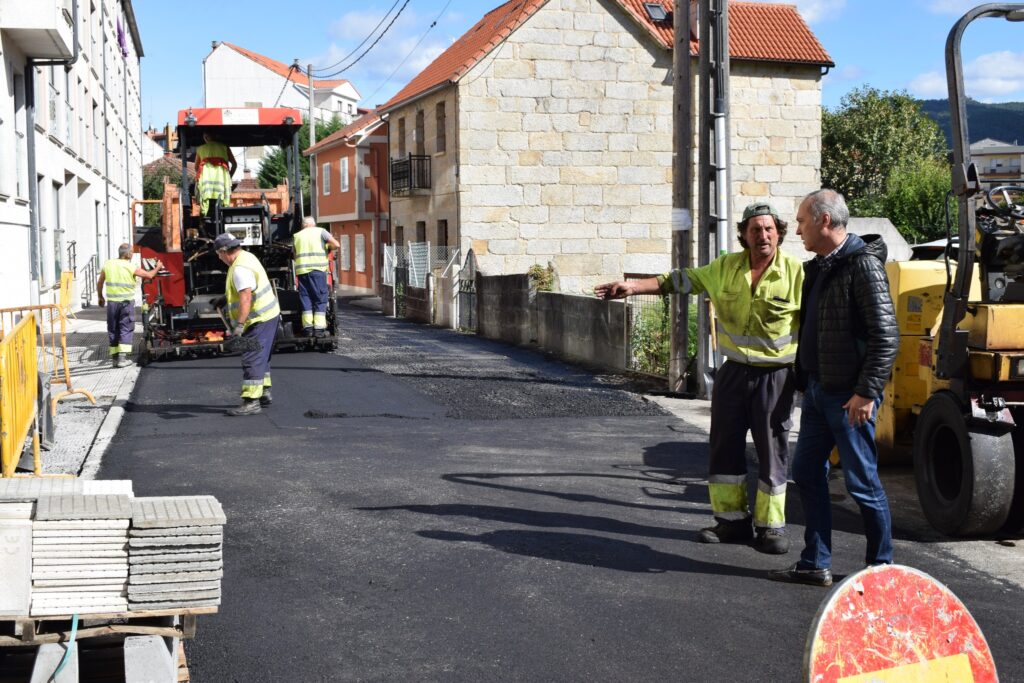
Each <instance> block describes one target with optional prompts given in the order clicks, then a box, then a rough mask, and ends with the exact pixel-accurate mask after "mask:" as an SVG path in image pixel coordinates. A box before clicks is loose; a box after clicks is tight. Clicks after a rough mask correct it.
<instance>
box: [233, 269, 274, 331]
mask: <svg viewBox="0 0 1024 683" xmlns="http://www.w3.org/2000/svg"><path fill="white" fill-rule="evenodd" d="M237 267H242V268H248V269H249V270H251V271H252V272H253V273H255V274H256V289H255V291H253V293H252V306H251V307H250V308H249V317H248V318H246V319H245V327H249V326H250V325H253V324H255V323H261V322H263V321H265V320H272V319H274V318H275V317H276V316H278V315H280V314H281V307H280V306H278V304H277V296H276V295H275V294H274V287H273V286H272V285H271V284H270V278H268V277H267V271H265V270H264V269H263V264H262V263H260V260H259V259H258V258H256V257H255V256H253V255H252V254H250V253H249V252H247V251H240V252H238V257H237V258H236V259H235V261H234V263H232V264H231V267H230V268H228V281H227V290H226V292H225V294H226V295H227V299H228V311H229V312H230V314H231V319H232V320H238V290H237V289H235V280H234V277H233V276H234V274H235V268H237Z"/></svg>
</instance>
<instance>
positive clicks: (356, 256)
mask: <svg viewBox="0 0 1024 683" xmlns="http://www.w3.org/2000/svg"><path fill="white" fill-rule="evenodd" d="M387 144H388V124H387V122H386V121H384V120H382V119H381V117H380V115H379V114H378V113H377V112H376V111H371V112H368V113H366V114H364V115H363V116H361V117H360V118H358V119H356V120H355V121H353V122H352V123H350V124H349V125H347V126H345V127H344V128H342V129H341V130H339V131H336V132H335V133H333V134H331V135H329V136H327V137H326V138H324V139H323V140H321V141H320V142H318V143H316V144H315V145H314V146H312V147H310V148H309V149H307V150H305V152H303V153H304V154H305V155H307V156H309V157H310V164H311V165H312V167H313V168H315V169H316V170H317V174H318V177H319V179H320V184H319V187H318V188H317V192H316V194H315V195H314V196H313V207H312V213H313V216H314V217H315V218H316V219H317V221H318V222H320V223H327V224H328V225H329V226H330V231H331V234H333V235H334V236H335V237H336V238H337V240H338V242H339V243H340V244H341V249H340V251H341V253H340V254H339V255H338V258H339V263H338V274H339V280H338V282H339V284H341V285H343V286H345V287H346V288H349V290H355V291H366V292H373V291H376V289H377V286H378V285H379V284H380V266H381V254H382V250H381V245H382V244H387V243H388V242H389V230H388V149H387Z"/></svg>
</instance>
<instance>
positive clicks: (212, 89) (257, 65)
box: [181, 41, 360, 178]
mask: <svg viewBox="0 0 1024 683" xmlns="http://www.w3.org/2000/svg"><path fill="white" fill-rule="evenodd" d="M302 68H303V69H305V68H306V65H302ZM203 96H204V101H205V104H204V105H203V106H206V107H293V108H295V109H299V110H300V111H301V112H302V118H303V121H305V120H306V119H307V118H308V117H309V78H308V77H307V76H305V75H303V73H301V72H299V71H296V70H295V69H292V68H291V67H289V66H288V65H287V64H283V63H281V62H279V61H277V60H275V59H271V58H270V57H266V56H264V55H261V54H258V53H256V52H253V51H252V50H248V49H246V48H244V47H240V46H238V45H234V44H232V43H225V42H219V41H214V43H213V45H212V49H211V50H210V54H208V55H207V56H206V58H205V59H204V60H203ZM359 99H360V94H359V91H358V90H356V89H355V86H353V85H352V84H351V83H350V82H349V81H346V80H316V79H314V80H313V115H314V116H315V117H316V119H317V120H318V121H320V122H327V121H330V120H331V119H332V118H334V117H338V119H339V120H340V121H341V122H342V123H344V124H349V123H351V122H352V121H353V120H355V119H356V118H358V116H359V112H358V110H357V108H356V103H357V102H358V101H359ZM188 104H189V103H187V102H184V103H182V106H181V108H182V109H184V108H186V106H187V105H188ZM307 142H308V141H307ZM267 151H268V150H266V149H264V148H262V147H255V148H251V149H234V150H233V152H234V155H235V159H237V161H238V170H237V172H236V173H235V177H236V178H240V177H241V176H242V174H243V172H244V170H245V169H246V168H248V169H250V170H251V171H252V172H253V173H255V172H257V171H258V170H259V167H260V162H261V160H262V159H263V156H264V154H265V153H266V152H267Z"/></svg>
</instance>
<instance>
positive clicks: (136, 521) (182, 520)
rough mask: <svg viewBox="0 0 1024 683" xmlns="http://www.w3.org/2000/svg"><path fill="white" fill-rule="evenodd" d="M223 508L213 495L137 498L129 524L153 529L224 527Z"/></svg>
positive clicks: (136, 527) (138, 527)
mask: <svg viewBox="0 0 1024 683" xmlns="http://www.w3.org/2000/svg"><path fill="white" fill-rule="evenodd" d="M226 521H227V518H226V517H225V516H224V508H223V507H221V504H220V503H219V502H218V501H217V499H216V498H214V497H213V496H164V497H155V498H136V499H135V500H134V502H133V504H132V527H133V528H135V529H152V528H164V527H183V526H223V525H224V523H225V522H226Z"/></svg>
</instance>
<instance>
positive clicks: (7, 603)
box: [0, 519, 32, 615]
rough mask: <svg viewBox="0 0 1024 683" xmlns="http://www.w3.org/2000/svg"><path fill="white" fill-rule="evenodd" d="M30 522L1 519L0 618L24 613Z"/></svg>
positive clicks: (28, 594)
mask: <svg viewBox="0 0 1024 683" xmlns="http://www.w3.org/2000/svg"><path fill="white" fill-rule="evenodd" d="M31 574H32V522H31V521H29V520H27V519H0V577H2V580H3V590H0V615H19V614H25V613H26V611H27V610H28V606H29V601H30V598H31V582H30V578H31Z"/></svg>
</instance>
